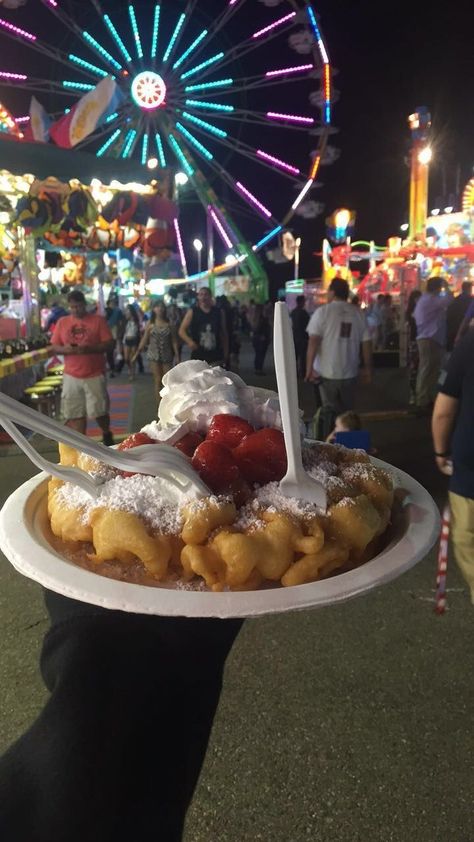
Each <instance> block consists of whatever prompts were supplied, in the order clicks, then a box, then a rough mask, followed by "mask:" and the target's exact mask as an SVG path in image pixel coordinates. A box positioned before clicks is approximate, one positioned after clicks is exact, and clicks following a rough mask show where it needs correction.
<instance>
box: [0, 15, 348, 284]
mask: <svg viewBox="0 0 474 842" xmlns="http://www.w3.org/2000/svg"><path fill="white" fill-rule="evenodd" d="M276 5H278V6H279V8H278V14H277V15H275V12H274V10H273V7H275V6H276ZM39 6H40V8H41V7H42V9H43V10H44V14H45V16H47V15H52V16H54V18H55V19H56V20H55V23H54V25H53V31H54V26H56V27H58V26H59V27H60V30H61V33H62V36H63V37H62V44H63V45H64V44H67V47H66V48H65V49H63V48H59V47H58V46H56V44H54V43H48V42H47V40H44V39H42V38H40V37H39V35H37V34H35V33H34V32H32V31H30V30H29V29H28V28H27V27H26V24H25V25H23V24H24V21H25V15H24V13H22V16H21V22H22V25H21V26H19V25H17V24H18V16H17V15H16V16H15V14H14V13H10V14H9V15H8V18H7V17H6V15H7V13H6V12H5V13H4V15H5V16H4V17H0V35H3V36H5V37H8V38H9V39H13V40H14V41H15V42H17V43H19V44H21V45H22V48H23V47H27V48H28V50H31V51H33V52H34V53H35V63H34V65H33V64H32V63H31V62H29V61H27V62H26V65H27V66H25V64H24V65H23V66H21V65H20V66H18V67H13V66H8V67H2V68H1V70H0V86H1V87H9V88H21V90H22V91H27V92H34V93H35V94H38V95H39V96H40V97H43V98H46V99H47V102H48V104H51V103H55V104H56V105H55V107H52V108H50V110H51V111H52V112H53V113H52V114H51V117H52V119H54V120H55V123H53V125H52V126H51V127H50V128H49V133H50V135H51V137H53V138H54V139H55V142H56V143H58V145H64V146H69V147H72V146H74V147H75V148H79V149H80V148H84V149H87V150H90V151H93V152H95V154H96V155H97V157H98V158H99V159H100V158H103V157H104V156H112V157H115V158H122V159H137V160H138V161H140V162H141V164H143V165H147V166H148V167H149V168H150V178H152V177H153V172H154V168H155V167H158V168H160V169H161V170H163V169H167V168H171V169H172V170H173V171H176V169H179V170H181V171H183V172H184V173H185V175H186V176H187V178H188V179H189V185H190V186H191V187H192V188H193V190H194V193H195V194H196V195H197V198H198V200H199V202H200V203H201V205H202V206H203V208H204V210H205V213H206V217H207V226H208V240H209V242H208V267H207V269H206V270H205V271H203V272H201V273H199V274H198V275H197V276H194V278H196V279H197V278H205V277H207V276H208V274H210V273H216V274H218V273H219V272H223V271H226V270H228V269H229V263H227V264H222V265H215V250H214V249H213V247H212V243H213V232H214V231H216V232H217V234H218V235H219V237H220V239H221V240H222V242H223V244H224V246H225V248H226V250H228V251H230V252H231V253H232V254H233V255H234V259H235V265H236V266H238V265H239V264H245V271H246V272H247V273H248V274H249V275H250V276H251V277H252V279H253V289H254V291H255V292H257V294H258V291H259V290H260V292H261V291H262V289H263V288H265V287H266V274H265V271H264V269H263V265H262V263H261V261H260V260H259V258H258V252H259V251H260V250H261V249H262V248H263V247H264V246H265V245H266V244H267V243H269V242H270V241H271V240H272V239H273V238H276V237H277V236H278V234H279V233H280V232H281V231H282V230H283V229H284V227H285V226H287V225H288V224H289V222H290V220H291V219H292V217H293V215H294V214H295V213H298V212H301V210H302V208H303V207H304V203H305V201H308V197H309V195H310V191H311V188H312V187H313V186H314V184H315V181H316V179H317V176H318V171H319V167H320V164H321V159H322V157H323V156H324V153H325V149H326V145H327V140H328V137H329V135H330V134H331V133H332V132H333V131H334V129H333V127H332V108H333V102H334V101H335V92H334V90H333V85H332V75H333V71H332V69H331V65H330V61H329V57H328V53H327V50H326V46H325V43H324V40H323V37H322V33H321V29H320V24H319V20H318V17H317V15H316V13H315V10H314V9H313V7H312V5H310V3H308V2H307V0H280V2H279V3H275V0H261V3H259V4H257V3H250V2H246V0H208V2H206V4H205V10H204V9H203V4H202V3H199V4H198V2H197V0H189V2H187V3H185V2H184V0H162V2H161V3H156V4H155V5H154V6H152V7H151V9H150V6H149V5H147V6H145V5H144V4H143V5H139V4H137V6H136V7H135V6H134V5H128V6H125V5H123V6H122V5H120V7H117V4H113V3H112V2H101V0H87V2H83V3H81V4H75V6H74V9H75V12H74V15H73V14H72V13H71V12H70V11H66V6H67V8H68V9H71V8H72V4H66V2H64V3H63V2H61V0H40V4H39ZM198 6H199V7H198ZM109 12H110V14H109ZM36 17H38V16H36ZM40 23H41V26H40V30H41V29H42V30H43V31H47V30H45V26H46V24H45V22H43V21H42V20H41V22H40ZM295 53H296V54H297V55H298V56H300V57H301V58H299V59H296V60H295ZM21 55H24V52H23V50H22V53H21ZM30 66H32V67H33V66H34V67H35V72H36V73H42V74H43V75H42V77H41V76H34V75H30V73H29V72H28V69H29V67H30ZM23 71H26V72H23ZM61 76H64V78H61ZM106 80H107V84H109V86H110V83H111V82H113V83H114V84H113V86H110V98H109V101H108V103H105V107H104V102H102V103H101V104H100V106H98V105H97V102H96V99H97V97H96V92H97V89H98V88H99V87H100V85H101V83H102V87H103V86H104V84H105V83H106ZM60 102H62V103H65V104H66V108H65V109H64V108H63V107H61V108H59V103H60ZM112 102H113V108H112V107H107V106H108V105H110V103H112ZM308 103H309V104H308ZM94 109H95V111H94ZM98 109H99V110H100V112H101V113H100V114H97V110H98ZM65 112H66V114H65ZM39 116H40V117H42V118H43V119H45V111H44V109H43V110H42V111H41V112H40V115H39ZM28 122H29V117H27V116H25V117H22V116H21V115H18V116H17V117H16V124H17V125H18V126H20V127H21V128H23V127H24V126H27V124H28ZM84 125H86V126H87V127H89V129H90V130H87V133H86V130H85V129H84ZM31 128H33V127H31ZM55 128H56V130H55ZM74 133H75V134H74ZM65 137H66V140H65V141H64V138H65ZM308 137H311V140H312V144H311V145H312V146H313V150H312V151H311V152H310V150H309V149H308ZM284 149H286V150H288V154H286V153H283V152H282V150H284ZM308 158H310V163H309V167H308V164H307V159H308ZM257 221H258V224H259V225H261V236H260V237H259V238H258V239H256V241H254V237H253V236H252V234H253V232H254V231H255V230H256V223H257ZM173 225H174V229H175V235H176V242H177V246H178V251H179V256H180V261H181V266H182V272H183V277H185V278H189V273H188V269H187V257H186V245H185V241H184V239H183V236H182V231H181V229H180V223H179V219H178V217H176V218H175V219H174V220H173ZM230 268H232V266H231V267H230Z"/></svg>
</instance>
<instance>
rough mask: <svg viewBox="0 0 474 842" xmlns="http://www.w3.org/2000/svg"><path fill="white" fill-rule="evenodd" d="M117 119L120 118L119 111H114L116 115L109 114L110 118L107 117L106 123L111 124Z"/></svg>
mask: <svg viewBox="0 0 474 842" xmlns="http://www.w3.org/2000/svg"><path fill="white" fill-rule="evenodd" d="M116 117H118V111H114V113H113V114H109V116H108V117H106V119H105V122H106V123H111V122H112V120H115V118H116Z"/></svg>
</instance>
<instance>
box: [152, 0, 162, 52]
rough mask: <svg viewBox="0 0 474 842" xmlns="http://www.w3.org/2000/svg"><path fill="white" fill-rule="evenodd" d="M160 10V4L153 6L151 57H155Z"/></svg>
mask: <svg viewBox="0 0 474 842" xmlns="http://www.w3.org/2000/svg"><path fill="white" fill-rule="evenodd" d="M160 12H161V6H160V5H159V4H158V5H157V6H155V16H154V18H153V35H152V38H151V57H152V58H156V48H157V45H158V32H159V28H160Z"/></svg>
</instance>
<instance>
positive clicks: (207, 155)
mask: <svg viewBox="0 0 474 842" xmlns="http://www.w3.org/2000/svg"><path fill="white" fill-rule="evenodd" d="M176 128H177V129H178V131H179V132H181V134H182V135H183V137H185V138H186V140H188V141H189V143H191V144H192V145H193V146H194V147H195V148H196V149H197V150H198V152H200V153H201V155H204V157H205V158H207V160H208V161H212V160H213V158H214V155H213V154H212V153H211V152H209V149H206V147H205V146H203V145H202V143H200V142H199V140H198V139H197V138H196V137H194V135H193V134H191V132H188V130H187V129H186V128H185V127H184V126H183V125H182V124H181V123H176Z"/></svg>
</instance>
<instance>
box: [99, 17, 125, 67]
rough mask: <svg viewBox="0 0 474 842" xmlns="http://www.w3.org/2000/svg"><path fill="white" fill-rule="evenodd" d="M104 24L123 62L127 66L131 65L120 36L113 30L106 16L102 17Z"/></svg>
mask: <svg viewBox="0 0 474 842" xmlns="http://www.w3.org/2000/svg"><path fill="white" fill-rule="evenodd" d="M104 23H105V25H106V26H107V29H108V30H109V32H110V34H111V36H112V38H113V39H114V41H115V43H116V44H117V46H118V48H119V50H120V52H121V53H122V55H123V57H124V59H125V61H127V62H128V63H129V64H131V63H132V57H131V55H130V53H129V52H128V50H127V48H126V46H125V44H124V43H123V41H122V39H121V37H120V35H119V34H118V32H117V30H116V29H115V26H114V25H113V23H112V21H111V19H110V18H109V16H108V15H104Z"/></svg>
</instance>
